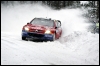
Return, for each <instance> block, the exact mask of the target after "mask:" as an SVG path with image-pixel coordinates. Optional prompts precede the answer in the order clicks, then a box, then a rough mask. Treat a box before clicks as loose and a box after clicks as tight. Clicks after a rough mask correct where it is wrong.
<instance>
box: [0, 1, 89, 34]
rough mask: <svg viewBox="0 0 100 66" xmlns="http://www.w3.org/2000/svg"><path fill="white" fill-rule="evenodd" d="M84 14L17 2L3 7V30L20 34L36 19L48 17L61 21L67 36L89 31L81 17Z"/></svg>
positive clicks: (80, 11) (78, 10)
mask: <svg viewBox="0 0 100 66" xmlns="http://www.w3.org/2000/svg"><path fill="white" fill-rule="evenodd" d="M82 14H83V12H82V10H81V9H67V8H66V9H61V10H53V9H52V8H50V7H48V6H46V5H43V4H29V3H26V4H19V3H18V2H15V4H13V5H10V4H9V5H7V6H3V5H1V30H2V31H9V32H20V31H21V29H22V26H23V25H25V24H26V23H27V22H30V21H31V20H32V19H33V18H34V17H48V18H52V19H58V20H61V22H62V28H63V33H64V34H63V35H65V34H69V33H71V32H73V31H83V30H87V29H86V26H87V25H86V23H85V20H86V19H84V18H83V17H82V16H81V15H82ZM65 30H66V32H65Z"/></svg>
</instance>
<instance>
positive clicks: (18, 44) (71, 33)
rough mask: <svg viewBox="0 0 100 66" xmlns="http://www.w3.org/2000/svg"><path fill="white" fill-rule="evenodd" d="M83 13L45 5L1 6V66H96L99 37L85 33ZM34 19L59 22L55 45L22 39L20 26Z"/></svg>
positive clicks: (82, 10)
mask: <svg viewBox="0 0 100 66" xmlns="http://www.w3.org/2000/svg"><path fill="white" fill-rule="evenodd" d="M84 13H86V10H84V9H83V8H82V9H67V8H66V9H62V10H57V11H56V10H52V9H51V8H49V7H47V6H45V5H39V4H35V5H31V4H23V5H20V4H18V3H17V5H14V6H12V5H9V6H7V7H5V6H3V5H1V65H99V34H97V33H96V34H93V33H91V32H88V30H87V29H88V26H90V23H87V22H88V19H87V18H85V17H83V16H82V15H83V14H84ZM34 17H49V18H52V19H59V20H61V22H62V29H63V33H62V36H61V38H60V39H58V40H56V41H54V42H33V41H23V40H21V29H22V26H23V25H25V24H26V23H27V22H29V21H31V20H32V19H33V18H34Z"/></svg>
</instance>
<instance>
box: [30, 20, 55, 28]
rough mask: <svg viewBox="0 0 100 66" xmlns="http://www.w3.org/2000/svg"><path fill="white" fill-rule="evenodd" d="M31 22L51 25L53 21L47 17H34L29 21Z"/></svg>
mask: <svg viewBox="0 0 100 66" xmlns="http://www.w3.org/2000/svg"><path fill="white" fill-rule="evenodd" d="M31 24H34V25H43V26H48V27H53V26H54V21H53V20H49V19H44V18H35V19H33V20H32V21H31Z"/></svg>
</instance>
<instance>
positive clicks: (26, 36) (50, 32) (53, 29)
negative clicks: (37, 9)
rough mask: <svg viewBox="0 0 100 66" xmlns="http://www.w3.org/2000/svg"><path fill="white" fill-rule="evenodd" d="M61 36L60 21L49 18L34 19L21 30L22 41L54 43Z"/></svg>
mask: <svg viewBox="0 0 100 66" xmlns="http://www.w3.org/2000/svg"><path fill="white" fill-rule="evenodd" d="M61 34H62V28H61V21H60V20H52V19H50V18H34V19H32V20H31V21H30V22H29V23H27V24H26V25H24V26H23V28H22V40H34V39H36V40H44V41H45V40H46V41H54V40H55V39H58V38H59V37H60V36H61Z"/></svg>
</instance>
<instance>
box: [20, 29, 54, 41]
mask: <svg viewBox="0 0 100 66" xmlns="http://www.w3.org/2000/svg"><path fill="white" fill-rule="evenodd" d="M22 37H26V38H28V39H30V40H46V41H48V40H49V41H53V35H52V34H37V33H33V32H27V31H24V30H22Z"/></svg>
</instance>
